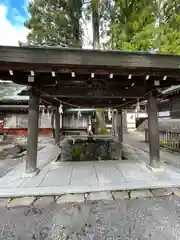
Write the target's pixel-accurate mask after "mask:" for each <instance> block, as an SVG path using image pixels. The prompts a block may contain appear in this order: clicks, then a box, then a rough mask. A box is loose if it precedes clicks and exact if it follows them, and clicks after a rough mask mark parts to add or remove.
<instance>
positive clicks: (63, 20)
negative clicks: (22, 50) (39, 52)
mask: <svg viewBox="0 0 180 240" xmlns="http://www.w3.org/2000/svg"><path fill="white" fill-rule="evenodd" d="M29 13H30V18H29V19H28V20H27V21H26V22H25V26H26V27H27V28H28V29H29V30H30V33H29V34H28V42H29V44H33V45H50V46H53V45H56V46H61V47H67V46H69V47H81V46H82V31H83V29H82V27H81V23H80V20H81V17H82V0H73V1H68V0H49V1H46V0H40V1H35V2H30V3H29Z"/></svg>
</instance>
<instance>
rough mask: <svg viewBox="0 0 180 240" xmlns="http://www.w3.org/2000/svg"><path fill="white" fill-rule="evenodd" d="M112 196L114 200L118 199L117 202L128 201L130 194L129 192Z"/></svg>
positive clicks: (116, 193) (121, 192)
mask: <svg viewBox="0 0 180 240" xmlns="http://www.w3.org/2000/svg"><path fill="white" fill-rule="evenodd" d="M112 196H113V198H114V199H117V200H126V199H128V198H129V194H128V192H127V191H117V192H112Z"/></svg>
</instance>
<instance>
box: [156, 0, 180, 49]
mask: <svg viewBox="0 0 180 240" xmlns="http://www.w3.org/2000/svg"><path fill="white" fill-rule="evenodd" d="M158 27H159V29H160V32H159V35H158V36H157V41H156V46H157V47H158V48H159V51H160V52H162V53H176V54H180V3H179V0H159V16H158Z"/></svg>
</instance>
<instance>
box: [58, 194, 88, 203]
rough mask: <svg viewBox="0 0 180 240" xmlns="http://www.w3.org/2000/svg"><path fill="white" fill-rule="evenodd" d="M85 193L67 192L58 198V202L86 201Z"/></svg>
mask: <svg viewBox="0 0 180 240" xmlns="http://www.w3.org/2000/svg"><path fill="white" fill-rule="evenodd" d="M84 201H85V197H84V194H65V195H62V196H60V197H59V198H56V203H58V204H59V203H68V202H84Z"/></svg>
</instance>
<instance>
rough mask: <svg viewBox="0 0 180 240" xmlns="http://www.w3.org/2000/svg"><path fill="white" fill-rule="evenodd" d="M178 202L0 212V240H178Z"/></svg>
mask: <svg viewBox="0 0 180 240" xmlns="http://www.w3.org/2000/svg"><path fill="white" fill-rule="evenodd" d="M179 226H180V198H177V197H175V196H170V197H168V198H161V199H135V200H126V201H99V202H89V203H84V204H63V205H58V204H55V203H52V204H49V205H46V206H40V207H39V208H38V209H37V208H36V209H35V208H16V209H6V208H1V209H0V239H1V240H3V239H10V240H11V239H17V240H21V239H22V240H30V239H32V240H47V239H49V240H51V239H55V240H65V239H66V240H68V239H70V240H71V239H72V240H78V239H83V240H90V239H91V240H98V239H99V240H101V239H105V240H147V239H148V240H154V239H156V240H162V239H163V240H165V239H168V240H173V239H180V227H179Z"/></svg>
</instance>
